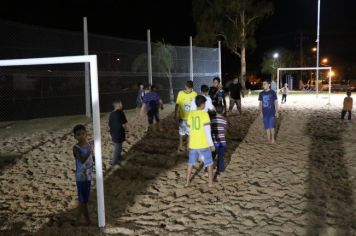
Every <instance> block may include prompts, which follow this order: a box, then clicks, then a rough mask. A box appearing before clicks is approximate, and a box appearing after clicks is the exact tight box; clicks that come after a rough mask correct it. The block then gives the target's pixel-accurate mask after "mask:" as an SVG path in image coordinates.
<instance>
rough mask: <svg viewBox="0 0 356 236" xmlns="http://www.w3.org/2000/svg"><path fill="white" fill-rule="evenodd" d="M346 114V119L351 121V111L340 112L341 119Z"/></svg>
mask: <svg viewBox="0 0 356 236" xmlns="http://www.w3.org/2000/svg"><path fill="white" fill-rule="evenodd" d="M346 112H348V113H349V115H348V117H347V119H349V120H351V111H344V110H342V112H341V119H344V118H345V115H346Z"/></svg>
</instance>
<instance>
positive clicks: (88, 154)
mask: <svg viewBox="0 0 356 236" xmlns="http://www.w3.org/2000/svg"><path fill="white" fill-rule="evenodd" d="M73 134H74V138H75V139H76V140H77V141H78V142H77V143H76V144H75V145H74V146H73V156H74V158H75V167H76V168H75V180H76V184H77V192H78V201H79V208H78V209H79V211H78V218H77V221H78V223H79V222H80V218H81V216H82V215H83V216H84V218H85V221H86V224H87V225H89V224H90V223H91V221H90V217H89V210H88V202H89V196H90V186H91V181H92V179H93V176H92V172H93V166H94V144H93V143H92V142H89V141H88V137H87V131H86V129H85V126H84V125H76V126H75V127H74V128H73Z"/></svg>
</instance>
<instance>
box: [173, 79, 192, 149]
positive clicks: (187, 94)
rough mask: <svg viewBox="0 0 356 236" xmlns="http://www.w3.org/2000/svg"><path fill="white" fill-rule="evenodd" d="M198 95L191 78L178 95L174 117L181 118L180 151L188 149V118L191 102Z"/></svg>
mask: <svg viewBox="0 0 356 236" xmlns="http://www.w3.org/2000/svg"><path fill="white" fill-rule="evenodd" d="M196 96H197V93H196V92H195V91H194V90H193V81H190V80H188V81H187V82H186V84H185V89H184V90H182V91H180V92H179V93H178V96H177V101H176V106H175V111H174V119H175V120H177V118H179V146H178V152H179V153H182V152H184V151H185V150H186V149H187V148H184V137H186V138H187V141H186V142H187V143H188V142H189V136H188V135H189V128H188V125H187V119H188V115H189V112H190V105H191V102H192V101H193V99H194V98H195V97H196ZM178 113H179V116H178Z"/></svg>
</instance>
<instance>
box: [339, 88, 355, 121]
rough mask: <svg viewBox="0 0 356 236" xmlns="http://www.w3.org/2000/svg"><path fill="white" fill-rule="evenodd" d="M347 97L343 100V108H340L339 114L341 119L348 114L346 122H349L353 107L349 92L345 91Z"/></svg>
mask: <svg viewBox="0 0 356 236" xmlns="http://www.w3.org/2000/svg"><path fill="white" fill-rule="evenodd" d="M346 95H347V97H345V99H344V107H343V108H342V112H341V119H344V118H345V115H346V112H348V113H349V114H348V117H347V119H348V120H351V111H352V106H353V100H352V97H351V92H350V91H347V92H346Z"/></svg>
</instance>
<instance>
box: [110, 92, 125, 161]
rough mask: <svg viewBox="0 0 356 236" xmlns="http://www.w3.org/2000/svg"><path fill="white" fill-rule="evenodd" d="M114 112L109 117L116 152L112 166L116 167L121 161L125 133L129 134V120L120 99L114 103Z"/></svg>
mask: <svg viewBox="0 0 356 236" xmlns="http://www.w3.org/2000/svg"><path fill="white" fill-rule="evenodd" d="M113 106H114V110H113V111H112V112H111V114H110V117H109V128H110V135H111V139H112V141H113V143H114V152H113V156H112V161H111V165H116V164H117V163H118V162H119V161H120V159H121V152H122V143H123V142H124V141H125V139H126V137H125V133H126V132H127V130H126V131H125V129H126V123H127V119H126V116H125V113H124V112H123V104H122V101H121V99H120V98H116V99H115V100H114V102H113Z"/></svg>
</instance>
